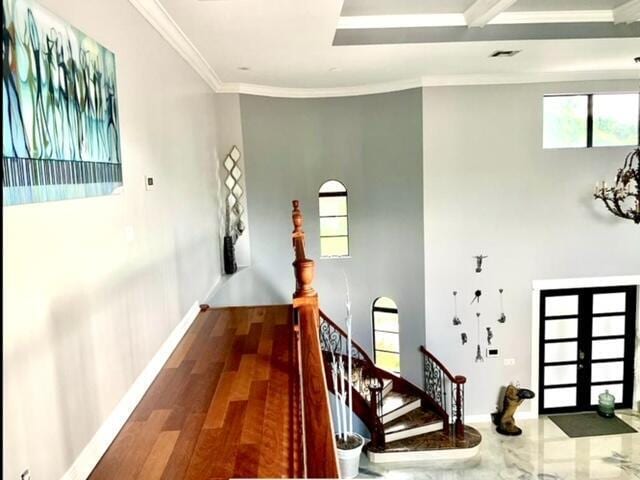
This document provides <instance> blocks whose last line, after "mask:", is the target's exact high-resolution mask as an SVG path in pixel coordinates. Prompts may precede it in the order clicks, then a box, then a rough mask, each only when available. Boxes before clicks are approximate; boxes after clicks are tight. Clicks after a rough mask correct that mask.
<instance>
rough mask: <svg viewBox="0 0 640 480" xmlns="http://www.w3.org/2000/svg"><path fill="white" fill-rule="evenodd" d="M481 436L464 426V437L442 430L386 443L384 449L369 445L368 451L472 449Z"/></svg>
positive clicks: (474, 430)
mask: <svg viewBox="0 0 640 480" xmlns="http://www.w3.org/2000/svg"><path fill="white" fill-rule="evenodd" d="M481 439H482V436H481V435H480V432H478V431H477V430H476V429H475V428H473V427H469V426H468V425H465V427H464V437H463V438H456V437H455V435H453V434H449V435H447V434H445V433H444V431H443V430H442V429H440V430H437V431H435V432H429V433H423V434H421V435H416V436H415V437H409V438H403V439H401V440H394V441H393V442H387V444H386V446H385V448H375V447H373V446H371V444H369V445H368V446H367V448H368V449H369V451H372V452H375V453H398V452H417V451H425V450H446V449H452V448H473V447H475V446H476V445H478V444H479V443H480V441H481Z"/></svg>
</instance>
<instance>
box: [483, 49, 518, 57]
mask: <svg viewBox="0 0 640 480" xmlns="http://www.w3.org/2000/svg"><path fill="white" fill-rule="evenodd" d="M521 51H522V50H496V51H495V52H493V53H492V54H491V55H489V56H490V57H513V56H514V55H517V54H518V53H520V52H521Z"/></svg>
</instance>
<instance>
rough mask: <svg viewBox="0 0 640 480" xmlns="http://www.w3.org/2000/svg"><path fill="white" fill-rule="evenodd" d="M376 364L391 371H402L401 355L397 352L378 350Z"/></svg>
mask: <svg viewBox="0 0 640 480" xmlns="http://www.w3.org/2000/svg"><path fill="white" fill-rule="evenodd" d="M376 365H377V366H378V367H380V368H384V369H385V370H389V371H390V372H399V371H400V355H398V354H397V353H388V352H378V351H376Z"/></svg>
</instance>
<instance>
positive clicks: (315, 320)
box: [292, 200, 339, 478]
mask: <svg viewBox="0 0 640 480" xmlns="http://www.w3.org/2000/svg"><path fill="white" fill-rule="evenodd" d="M299 207H300V202H298V201H297V200H294V201H293V212H292V220H293V233H292V242H293V250H294V254H295V260H294V261H293V271H294V274H295V279H296V291H295V293H294V294H293V308H294V311H295V325H296V342H297V348H296V351H297V362H296V363H297V367H298V378H299V382H298V385H299V397H300V404H301V405H300V423H301V435H300V438H301V441H302V452H301V454H302V459H303V474H304V476H305V477H307V478H338V477H339V472H338V458H337V453H336V439H335V435H334V431H333V424H332V422H331V410H330V406H329V393H328V390H327V384H326V382H325V371H324V362H323V360H322V350H321V348H320V338H319V333H318V332H319V326H320V311H319V308H318V295H317V293H316V292H315V290H314V289H313V287H312V283H313V276H314V269H315V265H314V262H313V260H310V259H308V258H307V257H306V254H305V249H304V247H305V245H304V231H303V230H302V224H303V218H302V213H301V212H300V208H299ZM294 448H295V446H294Z"/></svg>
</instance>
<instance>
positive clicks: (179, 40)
mask: <svg viewBox="0 0 640 480" xmlns="http://www.w3.org/2000/svg"><path fill="white" fill-rule="evenodd" d="M129 2H130V3H131V4H132V5H133V6H134V7H135V8H136V9H137V10H138V11H139V12H140V13H141V14H142V16H143V17H144V18H145V19H146V20H147V21H148V22H149V23H150V24H151V25H152V26H153V27H154V28H155V29H156V30H157V31H158V32H159V33H160V35H161V36H162V37H163V38H164V39H165V40H166V41H167V42H168V43H169V44H170V45H171V46H172V47H173V48H174V49H175V50H176V51H177V52H178V53H179V54H180V56H182V58H184V60H185V61H186V62H187V63H188V64H189V65H190V66H191V68H193V69H194V70H195V71H196V72H197V73H198V74H199V75H200V76H201V77H202V79H203V80H204V81H205V82H206V84H207V85H209V87H210V88H211V89H212V90H213V91H214V92H216V93H239V94H244V95H259V96H264V97H283V98H324V97H350V96H358V95H373V94H377V93H388V92H396V91H401V90H408V89H410V88H420V87H437V86H462V85H492V84H493V85H499V84H509V83H542V82H570V81H584V80H634V79H635V80H637V69H629V70H594V71H567V72H538V73H536V72H529V73H517V74H489V75H442V76H425V77H418V78H413V79H408V80H397V81H392V82H383V83H375V84H366V85H353V86H344V87H319V88H291V87H277V86H271V85H259V84H252V83H234V82H223V81H222V80H220V78H219V77H218V75H217V74H216V72H215V71H214V70H213V68H212V67H211V65H209V63H207V61H206V60H205V59H204V57H203V56H202V54H201V53H200V52H199V51H198V49H197V48H196V47H195V45H193V43H191V40H189V38H188V37H187V35H186V34H185V33H184V32H183V31H182V30H181V29H180V27H179V26H178V25H177V24H176V22H175V21H174V20H173V18H171V16H170V15H169V13H168V12H167V11H166V10H165V9H164V7H163V6H162V5H161V4H160V2H159V0H129ZM599 12H600V13H599V14H598V15H601V14H602V11H599ZM518 13H520V12H518ZM523 13H531V12H523ZM534 13H535V12H534ZM608 13H609V15H611V11H608ZM504 14H505V13H502V14H501V15H504ZM499 17H500V15H498V17H496V19H494V22H495V21H496V20H497V18H499ZM520 17H521V18H522V17H523V16H522V15H520ZM583 21H584V20H583ZM609 21H611V20H609Z"/></svg>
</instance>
